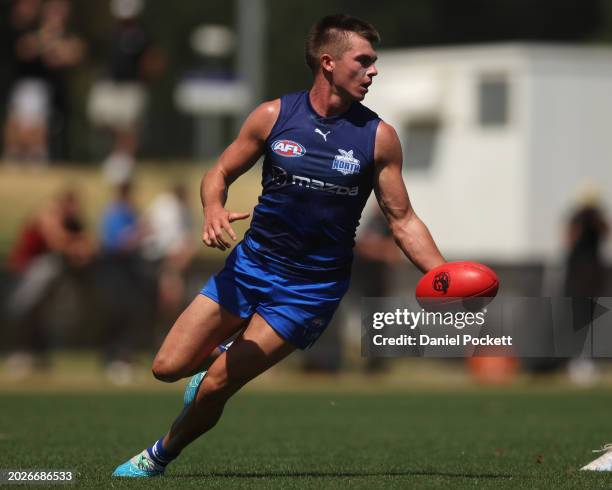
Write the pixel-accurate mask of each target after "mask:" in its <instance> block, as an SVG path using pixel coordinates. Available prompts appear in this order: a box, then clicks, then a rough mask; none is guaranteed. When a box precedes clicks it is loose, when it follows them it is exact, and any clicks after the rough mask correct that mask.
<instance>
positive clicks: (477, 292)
mask: <svg viewBox="0 0 612 490" xmlns="http://www.w3.org/2000/svg"><path fill="white" fill-rule="evenodd" d="M498 288H499V279H498V278H497V274H495V272H493V271H492V270H491V269H489V268H488V267H487V266H486V265H482V264H478V263H476V262H447V263H446V264H443V265H440V266H438V267H436V268H434V269H432V270H430V271H429V272H428V273H427V274H425V275H424V276H423V277H422V278H421V280H420V281H419V282H418V284H417V287H416V297H417V301H418V302H419V304H420V305H421V306H422V307H426V306H432V305H447V304H454V303H460V302H462V300H463V299H468V298H489V299H488V300H482V301H479V305H480V306H484V305H486V304H488V303H489V302H490V301H491V299H492V298H493V297H495V295H496V294H497V290H498Z"/></svg>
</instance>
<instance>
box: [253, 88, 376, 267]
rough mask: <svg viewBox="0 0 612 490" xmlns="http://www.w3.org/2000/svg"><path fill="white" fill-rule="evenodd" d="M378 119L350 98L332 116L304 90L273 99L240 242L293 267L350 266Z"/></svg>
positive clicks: (366, 194) (368, 183) (368, 185)
mask: <svg viewBox="0 0 612 490" xmlns="http://www.w3.org/2000/svg"><path fill="white" fill-rule="evenodd" d="M379 122H380V119H379V118H378V116H377V115H376V114H375V113H374V112H372V111H371V110H369V109H368V108H366V107H365V106H363V105H362V104H360V103H358V102H354V103H353V104H352V106H351V107H350V109H349V110H348V111H347V112H345V113H344V114H341V115H339V116H335V117H322V116H320V115H319V114H317V113H316V112H315V110H314V109H313V107H312V105H311V103H310V98H309V93H308V91H303V92H298V93H294V94H288V95H285V96H283V97H282V98H281V108H280V114H279V116H278V119H277V121H276V123H275V125H274V127H273V128H272V131H271V132H270V135H269V136H268V139H267V141H266V148H265V158H264V163H263V177H262V187H263V191H262V194H261V196H260V198H259V204H258V205H257V206H256V207H255V210H254V212H253V219H252V222H251V227H250V229H249V231H248V232H247V234H246V236H245V240H244V243H245V245H246V246H247V247H248V249H249V250H250V251H252V252H254V253H255V254H257V255H260V256H262V257H263V258H265V259H266V261H267V262H269V261H271V262H273V263H276V264H278V265H279V266H281V267H283V268H287V269H288V270H292V271H295V272H298V273H305V274H306V275H307V274H308V273H309V272H327V273H330V272H334V271H335V272H338V273H343V272H346V273H348V271H349V270H350V266H351V262H352V259H353V250H352V249H353V246H354V243H355V242H354V238H355V230H356V228H357V226H358V224H359V219H360V218H361V212H362V210H363V207H364V206H365V203H366V201H367V199H368V197H369V195H370V192H371V191H372V180H373V175H374V141H375V138H376V129H377V127H378V123H379Z"/></svg>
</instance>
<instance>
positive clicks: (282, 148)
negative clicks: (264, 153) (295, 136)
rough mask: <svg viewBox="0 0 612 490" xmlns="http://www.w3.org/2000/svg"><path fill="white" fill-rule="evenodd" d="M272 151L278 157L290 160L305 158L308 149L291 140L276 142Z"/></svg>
mask: <svg viewBox="0 0 612 490" xmlns="http://www.w3.org/2000/svg"><path fill="white" fill-rule="evenodd" d="M272 151H273V152H274V153H276V154H277V155H280V156H282V157H288V158H297V157H303V156H304V155H305V154H306V148H304V147H303V146H302V145H300V144H299V143H296V142H295V141H291V140H276V141H274V142H273V143H272Z"/></svg>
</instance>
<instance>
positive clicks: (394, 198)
mask: <svg viewBox="0 0 612 490" xmlns="http://www.w3.org/2000/svg"><path fill="white" fill-rule="evenodd" d="M374 160H375V173H374V192H375V193H376V198H377V199H378V204H379V205H380V208H381V209H382V211H383V213H384V215H385V217H386V218H387V221H388V222H389V227H390V229H391V233H392V234H393V238H394V240H395V243H397V245H398V247H399V248H400V249H401V250H402V251H403V252H404V254H405V255H406V257H408V258H409V259H410V261H411V262H412V263H413V264H414V265H415V266H416V267H418V268H419V269H420V270H421V271H423V272H427V271H428V270H430V269H433V268H434V267H436V266H438V265H441V264H443V263H444V262H446V261H445V260H444V257H442V254H441V253H440V251H439V250H438V247H437V246H436V243H435V242H434V239H433V238H432V236H431V233H429V230H428V229H427V226H425V224H424V223H423V222H422V221H421V220H420V219H419V217H418V216H417V215H416V213H415V212H414V209H413V208H412V205H411V204H410V199H409V197H408V191H406V186H405V185H404V179H403V178H402V147H401V144H400V141H399V138H398V137H397V133H396V132H395V130H394V129H393V127H392V126H390V125H389V124H387V123H385V122H384V121H381V122H380V124H379V125H378V129H377V131H376V145H375V152H374Z"/></svg>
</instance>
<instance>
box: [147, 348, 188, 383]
mask: <svg viewBox="0 0 612 490" xmlns="http://www.w3.org/2000/svg"><path fill="white" fill-rule="evenodd" d="M151 371H152V372H153V376H155V378H156V379H158V380H160V381H163V382H165V383H174V382H175V381H178V380H179V379H181V378H183V377H184V375H183V373H182V372H181V370H180V369H178V367H177V365H176V363H174V362H172V361H171V360H170V359H168V358H165V357H161V356H159V355H158V356H157V357H155V359H154V360H153V366H152V367H151Z"/></svg>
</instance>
